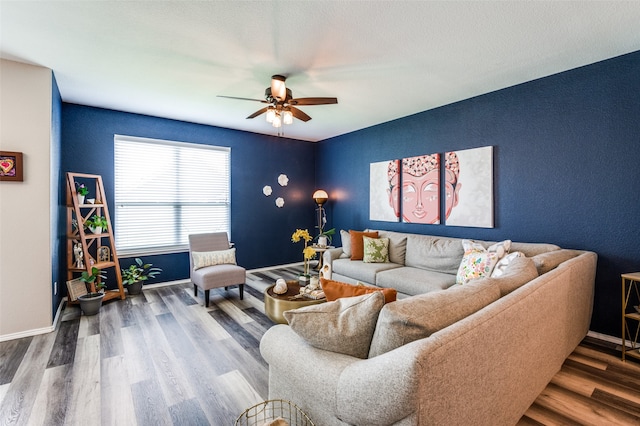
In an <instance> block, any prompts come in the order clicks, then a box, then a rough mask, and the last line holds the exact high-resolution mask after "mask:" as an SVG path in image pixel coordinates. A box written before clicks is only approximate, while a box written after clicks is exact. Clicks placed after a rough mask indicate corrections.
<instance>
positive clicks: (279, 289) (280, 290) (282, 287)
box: [273, 278, 288, 294]
mask: <svg viewBox="0 0 640 426" xmlns="http://www.w3.org/2000/svg"><path fill="white" fill-rule="evenodd" d="M287 289H288V288H287V282H286V281H285V280H283V279H282V278H278V280H277V281H276V285H275V287H273V292H274V293H275V294H285V293H286V292H287Z"/></svg>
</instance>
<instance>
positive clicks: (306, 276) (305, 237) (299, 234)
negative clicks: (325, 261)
mask: <svg viewBox="0 0 640 426" xmlns="http://www.w3.org/2000/svg"><path fill="white" fill-rule="evenodd" d="M311 239H312V238H311V235H309V231H308V230H306V229H296V232H294V233H293V235H292V236H291V241H293V242H294V243H297V242H299V241H303V242H304V248H303V249H302V258H303V260H304V272H303V273H302V275H300V277H298V279H299V280H300V281H303V282H306V281H309V280H310V279H311V274H310V273H309V260H311V259H313V258H314V257H315V256H316V251H315V250H314V249H313V247H311V246H308V245H307V244H308V243H309V241H311Z"/></svg>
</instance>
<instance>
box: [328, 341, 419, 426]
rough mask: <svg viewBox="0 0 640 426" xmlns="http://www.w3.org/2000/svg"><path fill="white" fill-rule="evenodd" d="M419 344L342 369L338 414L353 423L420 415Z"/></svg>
mask: <svg viewBox="0 0 640 426" xmlns="http://www.w3.org/2000/svg"><path fill="white" fill-rule="evenodd" d="M417 355H418V352H417V351H416V345H412V344H408V345H405V346H403V347H400V348H397V349H396V350H393V351H390V352H387V353H385V354H383V355H379V356H376V357H374V358H369V359H363V360H358V362H354V363H352V364H350V365H348V366H347V367H345V369H344V370H343V371H342V374H341V375H340V379H339V381H338V386H337V390H336V392H337V405H336V415H337V417H338V418H339V419H341V420H342V421H343V422H345V423H348V424H354V425H390V424H396V423H397V422H400V421H401V420H402V419H405V418H407V417H409V416H415V417H417V413H416V407H417V400H418V398H419V382H420V378H419V373H418V372H419V371H420V370H421V369H420V367H419V366H418V359H417Z"/></svg>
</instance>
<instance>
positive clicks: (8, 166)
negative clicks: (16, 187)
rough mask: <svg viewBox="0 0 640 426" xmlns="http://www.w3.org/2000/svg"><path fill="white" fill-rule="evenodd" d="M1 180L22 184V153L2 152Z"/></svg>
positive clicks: (0, 156) (0, 158)
mask: <svg viewBox="0 0 640 426" xmlns="http://www.w3.org/2000/svg"><path fill="white" fill-rule="evenodd" d="M0 180H8V181H15V182H22V153H21V152H11V151H0Z"/></svg>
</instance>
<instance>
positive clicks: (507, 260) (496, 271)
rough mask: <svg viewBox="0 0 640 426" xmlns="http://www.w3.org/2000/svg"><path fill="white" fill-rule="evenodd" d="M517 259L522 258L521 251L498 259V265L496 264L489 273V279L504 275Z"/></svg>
mask: <svg viewBox="0 0 640 426" xmlns="http://www.w3.org/2000/svg"><path fill="white" fill-rule="evenodd" d="M518 257H524V253H522V252H521V251H514V252H513V253H509V254H508V255H506V256H505V257H503V258H502V259H500V260H499V261H498V263H496V266H495V267H494V268H493V272H491V278H497V277H501V276H502V275H504V273H505V271H506V270H507V268H509V266H510V265H511V263H512V262H513V260H514V259H516V258H518Z"/></svg>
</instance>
